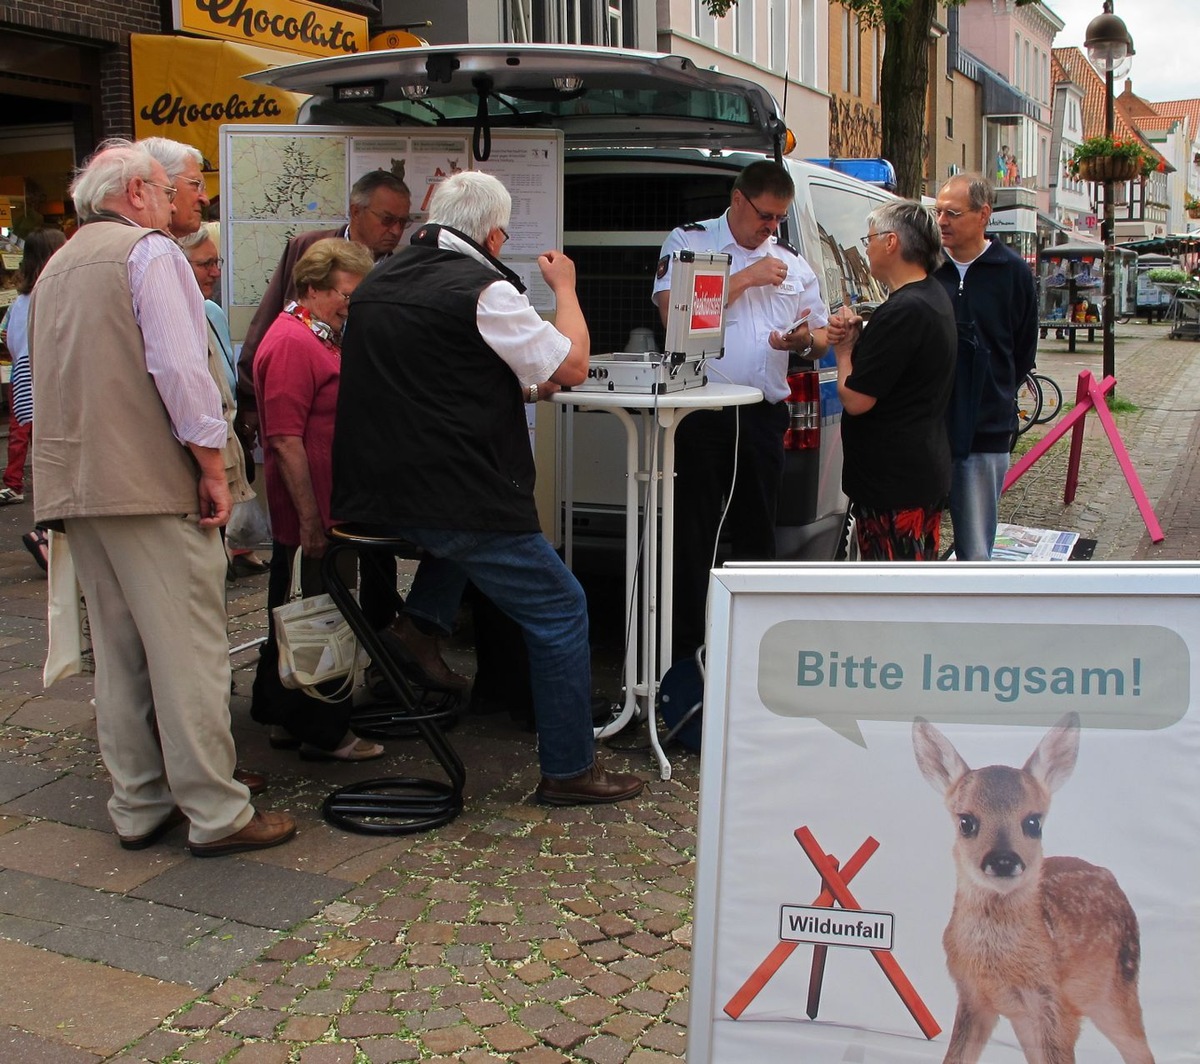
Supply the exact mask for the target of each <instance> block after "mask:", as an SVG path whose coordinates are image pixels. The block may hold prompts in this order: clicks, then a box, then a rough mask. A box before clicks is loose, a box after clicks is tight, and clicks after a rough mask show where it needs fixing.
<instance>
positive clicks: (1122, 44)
mask: <svg viewBox="0 0 1200 1064" xmlns="http://www.w3.org/2000/svg"><path fill="white" fill-rule="evenodd" d="M1083 46H1084V47H1085V48H1086V49H1087V53H1088V58H1089V59H1090V60H1091V61H1092V64H1093V65H1094V66H1096V67H1097V68H1098V69H1100V70H1106V71H1107V70H1113V69H1115V67H1116V66H1117V64H1118V63H1120V62H1121V61H1122V60H1124V59H1127V58H1128V57H1130V56H1132V55H1134V50H1133V38H1132V37H1131V36H1130V35H1129V30H1128V29H1127V28H1126V26H1125V23H1124V22H1122V21H1121V19H1119V18H1118V17H1117V16H1116V15H1114V14H1113V13H1112V3H1111V2H1110V0H1105V4H1104V14H1102V15H1097V16H1096V17H1095V18H1094V19H1092V21H1091V22H1089V23H1088V28H1087V32H1086V33H1085V34H1084V38H1083Z"/></svg>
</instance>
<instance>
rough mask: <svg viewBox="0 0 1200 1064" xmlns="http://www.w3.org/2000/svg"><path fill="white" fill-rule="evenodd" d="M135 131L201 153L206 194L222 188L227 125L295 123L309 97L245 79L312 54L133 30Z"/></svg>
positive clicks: (139, 134)
mask: <svg viewBox="0 0 1200 1064" xmlns="http://www.w3.org/2000/svg"><path fill="white" fill-rule="evenodd" d="M131 52H132V56H133V115H134V118H133V128H134V135H135V136H136V137H139V138H140V137H155V136H157V137H170V138H171V139H172V140H178V141H181V142H182V143H184V144H190V145H192V147H194V148H198V149H199V150H200V153H201V154H202V155H203V156H204V170H205V178H206V180H207V182H208V194H209V196H210V197H215V196H216V195H217V193H218V190H219V183H218V179H217V168H218V166H219V164H220V159H219V158H218V152H219V143H220V137H219V135H218V133H219V130H220V128H221V126H222V125H224V124H225V123H228V122H253V123H256V124H262V123H276V124H278V123H283V124H294V123H295V121H296V113H297V111H298V110H299V107H300V105H301V104H302V103H303V102H304V101H305V100H306V99H308V97H307V96H304V95H301V94H298V93H293V92H284V91H283V90H281V89H275V88H271V87H268V86H263V85H256V84H255V83H254V82H252V81H244V80H242V75H243V74H251V73H253V72H254V71H256V70H263V69H265V68H267V67H277V66H285V65H287V64H289V63H294V62H296V61H297V60H301V59H305V58H308V57H307V56H302V55H292V54H290V53H288V52H281V51H279V50H277V49H274V48H257V47H255V46H254V45H249V44H234V43H231V42H228V41H206V40H199V39H196V38H193V37H170V36H160V35H155V34H146V33H134V34H132V35H131Z"/></svg>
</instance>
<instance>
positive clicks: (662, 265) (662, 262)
mask: <svg viewBox="0 0 1200 1064" xmlns="http://www.w3.org/2000/svg"><path fill="white" fill-rule="evenodd" d="M670 265H671V256H670V255H664V256H663V257H662V258H661V259H659V260H658V269H657V270H655V271H654V276H655V278H656V279H657V280H659V281H661V280H662V279H663V278H664V277H666V276H667V267H668V266H670Z"/></svg>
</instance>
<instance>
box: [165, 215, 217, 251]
mask: <svg viewBox="0 0 1200 1064" xmlns="http://www.w3.org/2000/svg"><path fill="white" fill-rule="evenodd" d="M206 240H211V241H212V242H213V245H214V246H215V245H216V243H217V238H216V236H214V235H213V232H212V230H211V229H209V227H208V224H207V223H206V222H201V223H200V228H199V229H197V230H196V231H195V232H194V233H188V235H187V236H179V237H176V238H175V243H177V244H178V245H179V246H180V247H181V248H183V250H184V251H191V250H192V248H198V247H199V246H200V245H201V244H203V243H204V241H206Z"/></svg>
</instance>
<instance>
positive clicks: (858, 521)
mask: <svg viewBox="0 0 1200 1064" xmlns="http://www.w3.org/2000/svg"><path fill="white" fill-rule="evenodd" d="M862 243H863V247H864V249H865V250H866V255H867V262H868V263H869V265H870V268H871V275H872V276H873V277H874V278H875V279H876V280H878V281H880V282H881V283H882V284H883V285H884V286H885V287H886V288H887V289H888V293H889V294H888V298H887V300H886V301H885V302H884V303H882V304H881V305H880V307H879V309H878V310H876V311H875V313H874V314H873V315H872V317H871V321H870V324H869V326H867V327H865V328H864V323H863V319H862V318H861V317H860V316H858V315H857V314H855V313H854V312H853V311H852V310H851V309H850V308H843V309H842V310H840V311H839V312H838V313H837V315H835V316H834V317H832V318H830V320H829V343H830V345H831V346H832V347H833V349H834V352H835V354H836V356H837V367H838V396H839V397H840V398H841V400H842V406H843V408H844V413H843V414H842V449H843V453H844V461H843V465H842V490H843V491H845V493H846V495H847V496H848V497H849V499H850V505H851V511H852V513H853V514H854V519H855V526H854V527H855V535H856V538H857V541H858V548H859V553H860V555H861V557H863V558H864V559H869V560H872V561H888V560H892V559H895V560H904V561H924V560H936V558H937V557H938V551H939V549H940V529H941V522H942V511H943V510H944V509H945V507H946V503H947V500H948V498H949V494H950V441H949V437H948V436H947V433H946V405H947V403H949V401H950V392H951V390H952V388H953V385H954V364H955V358H956V353H957V350H958V329H957V324H956V322H955V320H954V307H953V305H952V304H951V302H950V297H949V296H948V295H946V290H945V289H944V288H943V287H942V285H941V283H940V282H938V281H937V280H935V279H934V278H933V277H932V276H930V275H931V273H932V272H933V270H935V269H936V268H937V267H938V265H939V263H940V262H941V258H942V242H941V237H940V235H939V231H938V227H937V223H936V222H935V221H934V218H933V215H932V214H931V213H930V212H929V210H928V208H926V207H923V206H922V205H921V204H920V203H916V202H914V201H912V200H897V201H895V202H893V203H888V204H886V205H885V206H882V207H879V208H876V210H874V211H872V212H871V214H870V215H869V216H868V218H867V235H866V236H865V237H863V239H862Z"/></svg>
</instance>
